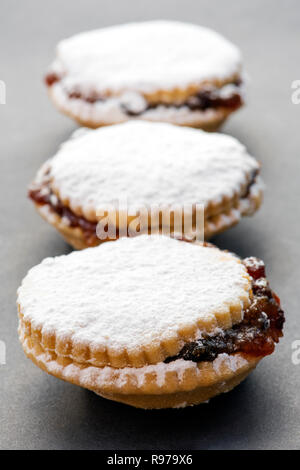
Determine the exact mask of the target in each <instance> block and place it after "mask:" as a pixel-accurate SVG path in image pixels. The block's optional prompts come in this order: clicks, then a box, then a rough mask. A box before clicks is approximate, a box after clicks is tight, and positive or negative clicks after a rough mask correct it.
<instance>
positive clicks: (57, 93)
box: [48, 84, 234, 132]
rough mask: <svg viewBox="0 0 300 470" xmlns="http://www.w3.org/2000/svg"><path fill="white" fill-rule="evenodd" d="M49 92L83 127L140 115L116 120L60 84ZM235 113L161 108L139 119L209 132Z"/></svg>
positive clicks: (61, 110)
mask: <svg viewBox="0 0 300 470" xmlns="http://www.w3.org/2000/svg"><path fill="white" fill-rule="evenodd" d="M48 95H49V97H50V99H51V101H52V102H53V104H54V105H55V107H56V108H57V109H58V110H59V111H60V112H61V113H63V114H65V115H66V116H68V117H70V118H71V119H73V120H74V121H76V122H77V123H78V124H79V125H80V126H83V127H89V128H90V129H97V128H98V127H104V126H110V125H113V124H121V123H123V122H126V121H133V120H136V119H137V118H135V117H129V116H126V115H125V114H118V117H116V118H115V119H113V118H112V117H110V116H105V115H103V113H98V112H97V111H96V110H95V105H93V104H91V103H88V102H85V101H84V100H80V99H76V101H75V100H74V99H73V100H72V99H70V98H68V97H67V96H66V94H65V93H64V91H63V90H62V89H61V86H60V84H57V85H54V86H52V87H51V88H50V89H49V90H48ZM232 112H234V111H233V110H232V109H230V108H222V107H219V108H214V109H213V108H212V109H207V110H205V111H192V110H189V109H188V108H186V107H182V108H181V109H179V110H178V109H177V108H175V107H174V108H164V107H162V106H161V107H160V109H159V111H158V112H151V113H144V114H141V115H140V116H139V117H138V119H139V120H145V121H151V122H165V123H169V124H176V125H177V126H184V127H193V128H195V129H202V130H204V131H206V132H216V131H217V130H219V129H220V128H221V127H222V125H223V124H224V122H225V121H226V119H227V118H228V117H229V116H230V114H232Z"/></svg>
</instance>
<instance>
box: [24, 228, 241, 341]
mask: <svg viewBox="0 0 300 470" xmlns="http://www.w3.org/2000/svg"><path fill="white" fill-rule="evenodd" d="M249 290H250V281H249V278H248V276H247V274H246V269H245V267H244V265H243V264H242V263H240V262H239V260H238V259H237V258H236V257H234V256H233V255H232V254H229V253H226V252H222V251H220V250H218V249H217V248H207V247H202V246H198V245H194V244H189V243H184V242H180V241H177V240H174V239H170V238H168V237H160V236H152V237H147V236H140V237H136V238H134V239H128V238H123V239H120V240H118V241H116V242H113V243H107V244H105V245H103V246H101V247H97V248H91V249H87V250H83V251H81V252H73V253H71V254H69V255H67V256H60V257H56V258H46V259H45V260H44V261H43V262H42V263H41V264H39V265H38V266H36V267H34V268H32V269H31V270H30V271H29V273H28V274H27V276H26V277H25V279H24V280H23V282H22V285H21V287H20V288H19V290H18V302H19V304H20V307H21V311H22V313H23V315H24V319H25V320H26V319H27V320H29V321H31V324H32V326H33V328H41V329H42V333H48V332H55V333H56V337H57V338H58V339H63V340H64V339H65V338H66V337H69V338H70V337H71V338H72V341H73V342H74V343H75V344H76V343H77V342H80V343H81V344H82V343H84V344H88V345H89V346H96V347H97V346H101V347H102V346H104V347H110V348H113V349H114V350H120V349H122V348H126V349H127V350H138V349H139V348H140V347H141V346H147V345H149V344H152V342H153V341H159V342H163V341H164V340H166V339H168V338H169V337H170V335H171V336H172V335H174V334H177V333H178V330H179V329H180V327H181V326H182V325H194V324H195V323H196V324H197V323H198V322H199V321H200V320H205V319H209V320H211V318H212V317H214V314H215V313H216V312H219V311H222V312H223V311H224V309H226V310H227V309H228V306H229V305H237V304H239V302H240V300H241V299H245V298H246V297H247V296H249Z"/></svg>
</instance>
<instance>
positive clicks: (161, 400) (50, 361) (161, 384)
mask: <svg viewBox="0 0 300 470" xmlns="http://www.w3.org/2000/svg"><path fill="white" fill-rule="evenodd" d="M19 337H20V341H21V343H22V346H23V349H24V352H25V354H26V355H27V357H28V358H29V359H31V360H32V361H33V362H34V363H35V364H36V365H37V366H38V367H40V368H41V369H42V370H44V371H45V372H47V373H48V374H51V375H54V376H55V377H58V378H60V379H62V380H65V381H67V382H71V383H73V384H74V385H79V386H81V387H84V388H87V389H88V390H91V391H93V392H95V393H97V394H98V395H100V396H102V397H103V398H107V399H109V400H113V401H118V402H121V403H125V404H128V405H131V406H134V407H136V408H144V409H159V408H184V407H186V406H191V405H197V404H199V403H203V402H206V401H207V400H209V399H210V398H212V397H214V396H216V395H219V394H220V393H225V392H229V391H230V390H232V389H233V388H234V387H236V386H237V385H238V384H239V383H240V382H242V381H243V380H244V379H245V378H246V377H247V376H248V375H249V373H250V372H251V371H252V370H253V369H254V368H255V367H256V365H257V364H258V362H259V361H260V360H261V358H259V357H255V358H254V357H247V356H245V355H243V354H238V353H237V354H235V355H233V356H227V355H222V357H221V358H217V359H215V361H213V362H212V363H211V362H202V363H200V364H198V365H197V364H195V363H193V362H190V361H183V360H178V361H176V362H177V364H175V365H174V363H171V364H164V365H163V367H162V366H161V364H160V365H153V366H145V367H142V368H126V369H116V368H112V367H105V368H100V367H95V366H90V365H83V364H78V363H76V362H74V361H72V360H71V359H69V358H66V357H63V356H58V355H57V354H56V353H55V352H54V351H51V352H49V351H45V350H44V349H43V347H42V346H41V344H40V343H39V342H38V341H37V340H34V339H32V337H31V336H28V335H26V334H24V330H23V329H22V327H21V326H20V327H19ZM162 368H163V369H164V370H162Z"/></svg>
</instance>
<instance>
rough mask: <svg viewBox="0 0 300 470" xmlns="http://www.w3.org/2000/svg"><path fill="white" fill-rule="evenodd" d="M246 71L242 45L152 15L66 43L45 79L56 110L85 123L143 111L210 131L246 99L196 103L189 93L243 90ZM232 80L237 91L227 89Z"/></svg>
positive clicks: (142, 115) (112, 120) (59, 48)
mask: <svg viewBox="0 0 300 470" xmlns="http://www.w3.org/2000/svg"><path fill="white" fill-rule="evenodd" d="M117 44H118V47H116V45H117ZM150 46H151V47H150ZM171 51H172V52H171ZM241 70H242V62H241V56H240V53H239V51H238V49H237V48H236V47H235V46H234V45H232V44H231V43H229V42H228V41H227V40H226V39H224V38H223V37H221V36H220V35H219V34H217V33H215V32H214V31H211V30H209V29H207V28H202V27H200V26H196V25H191V24H184V23H180V22H171V21H150V22H144V23H131V24H126V25H121V26H114V27H110V28H104V29H100V30H97V31H90V32H87V33H82V34H79V35H76V36H74V37H71V38H69V39H66V40H63V41H61V42H60V43H59V44H58V46H57V54H56V59H55V61H54V63H53V64H52V65H51V67H50V70H49V73H48V75H47V76H46V83H47V85H48V88H49V95H50V97H51V99H52V101H53V102H54V104H55V105H56V106H57V107H58V109H59V110H61V111H62V112H64V113H65V114H67V115H68V116H70V117H72V118H74V119H75V120H76V121H77V122H79V123H80V124H82V125H84V126H88V127H92V128H96V127H99V126H102V125H110V124H116V123H121V122H125V121H127V120H132V119H135V118H136V117H138V118H139V119H145V120H150V121H156V122H169V123H173V124H177V125H181V126H191V127H198V128H202V129H205V130H210V131H213V130H216V129H217V128H218V127H219V126H220V125H221V123H222V122H223V121H224V120H225V119H226V118H227V116H228V115H229V114H230V113H232V112H233V111H235V110H236V109H237V108H238V107H239V106H240V105H241V104H242V98H241V97H240V100H238V104H236V103H235V104H234V103H229V104H226V103H225V102H223V104H222V101H221V102H215V103H214V104H212V103H211V102H208V101H207V100H205V101H204V102H203V101H201V103H200V104H199V106H198V108H197V107H195V101H193V104H189V103H190V102H189V99H190V98H191V97H192V98H194V97H197V95H199V93H202V92H203V91H204V92H207V91H209V92H210V91H211V90H213V91H214V90H216V92H217V93H219V91H220V93H221V95H220V96H222V97H224V96H225V97H228V96H233V95H234V94H236V95H237V96H239V95H240V94H241V93H240V90H238V89H237V88H238V87H237V86H236V84H238V83H239V82H240V79H241ZM228 85H229V86H231V87H235V89H229V92H228V88H227V89H226V90H227V91H225V92H224V91H223V89H224V90H225V87H226V86H227V87H228ZM228 93H229V94H228Z"/></svg>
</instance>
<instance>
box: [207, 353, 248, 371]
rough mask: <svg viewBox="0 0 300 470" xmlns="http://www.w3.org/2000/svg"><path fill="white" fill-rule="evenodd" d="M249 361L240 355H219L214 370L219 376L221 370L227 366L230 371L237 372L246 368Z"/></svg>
mask: <svg viewBox="0 0 300 470" xmlns="http://www.w3.org/2000/svg"><path fill="white" fill-rule="evenodd" d="M247 364H248V361H247V360H246V359H245V358H243V356H241V355H239V354H226V353H223V354H219V355H218V356H217V358H216V359H215V360H214V361H213V368H214V370H215V372H216V373H217V374H219V373H220V370H221V368H222V367H224V365H226V366H227V367H228V368H229V369H230V370H232V371H233V372H236V371H237V370H238V369H240V368H241V367H243V366H246V365H247Z"/></svg>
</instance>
